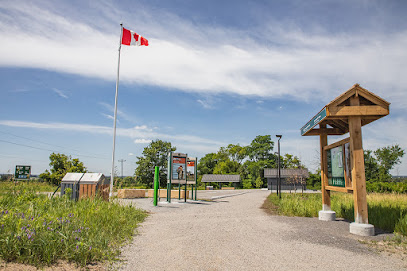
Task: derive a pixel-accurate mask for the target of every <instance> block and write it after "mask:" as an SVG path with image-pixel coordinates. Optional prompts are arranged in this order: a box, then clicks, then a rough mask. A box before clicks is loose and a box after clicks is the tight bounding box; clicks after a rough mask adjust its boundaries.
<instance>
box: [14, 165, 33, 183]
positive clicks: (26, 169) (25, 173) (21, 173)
mask: <svg viewBox="0 0 407 271" xmlns="http://www.w3.org/2000/svg"><path fill="white" fill-rule="evenodd" d="M30 175H31V166H16V172H15V174H14V178H15V179H22V180H29V179H30Z"/></svg>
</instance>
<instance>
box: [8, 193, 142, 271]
mask: <svg viewBox="0 0 407 271" xmlns="http://www.w3.org/2000/svg"><path fill="white" fill-rule="evenodd" d="M145 217H146V213H145V212H144V211H142V210H137V209H135V208H133V207H131V206H127V207H126V206H121V205H119V204H118V203H109V202H105V201H103V200H101V199H98V198H97V199H94V200H90V199H89V200H80V201H78V202H76V201H72V200H70V199H69V198H68V197H67V196H64V197H61V198H59V197H54V198H52V199H49V198H48V196H46V195H42V194H37V193H36V191H35V190H34V189H32V188H21V187H19V189H16V187H12V188H11V189H10V190H9V191H7V193H5V194H3V195H2V196H1V198H0V257H1V258H2V259H3V260H4V261H14V262H20V263H28V264H32V265H35V266H44V265H50V264H53V263H55V262H56V261H57V260H60V259H62V260H67V261H72V262H75V263H77V264H79V265H81V266H84V265H86V264H88V263H90V262H98V261H104V260H114V259H115V258H117V256H118V255H119V253H120V246H121V245H122V244H123V242H125V241H126V240H129V238H131V236H132V235H133V233H134V229H135V228H136V227H137V225H138V224H139V223H140V222H142V221H143V220H144V218H145Z"/></svg>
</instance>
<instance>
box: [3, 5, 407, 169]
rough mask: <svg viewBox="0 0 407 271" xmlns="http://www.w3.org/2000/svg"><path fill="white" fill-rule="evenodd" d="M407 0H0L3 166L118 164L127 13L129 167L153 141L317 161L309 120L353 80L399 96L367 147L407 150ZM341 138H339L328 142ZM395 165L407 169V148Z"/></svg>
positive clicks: (123, 133)
mask: <svg viewBox="0 0 407 271" xmlns="http://www.w3.org/2000/svg"><path fill="white" fill-rule="evenodd" d="M406 13H407V2H405V1H374V0H371V1H362V0H360V1H358V0H354V1H317V0H315V1H255V0H253V1H239V0H236V1H212V0H209V1H192V0H191V1H187V0H171V1H156V0H143V1H109V0H103V1H24V0H22V1H2V2H0V39H1V43H0V48H1V50H0V86H1V87H0V91H1V104H0V150H1V151H0V172H2V173H6V172H7V171H8V170H10V171H11V172H12V171H13V170H14V168H15V165H17V164H27V165H32V171H33V173H34V174H39V173H41V172H43V171H44V170H45V169H48V168H49V166H48V163H49V160H48V157H49V154H50V153H51V152H52V151H55V152H61V153H65V154H69V155H72V157H75V158H79V159H80V160H81V161H83V162H84V163H85V165H86V166H87V167H88V169H89V170H90V171H94V172H102V173H104V174H106V175H109V174H110V170H111V151H112V141H113V139H112V126H113V120H112V118H113V106H114V93H115V80H116V70H117V52H118V51H117V49H118V44H119V35H120V25H119V24H120V22H123V24H124V26H125V27H126V28H128V29H130V30H133V31H136V32H137V33H139V34H141V35H143V36H144V37H146V38H147V39H148V40H149V44H150V46H148V47H134V46H131V47H127V46H124V47H122V51H121V61H122V62H121V68H120V87H119V100H118V109H119V114H118V124H117V141H116V142H117V145H116V159H115V160H116V162H115V163H116V165H117V166H118V171H119V172H120V164H119V163H118V162H117V160H119V159H125V160H126V162H125V163H124V164H123V167H124V174H125V175H132V174H133V173H134V170H135V166H136V164H135V162H136V160H137V158H136V157H137V156H140V155H141V152H142V150H143V148H144V147H145V146H147V145H148V143H149V142H150V141H151V140H154V139H162V140H166V141H170V142H172V144H173V145H175V146H176V147H177V150H178V151H179V152H184V153H188V155H190V156H193V157H195V156H196V157H198V158H200V157H202V156H203V155H205V154H206V153H209V152H214V151H217V150H218V149H219V147H221V146H226V145H227V144H229V143H233V144H240V145H247V144H249V143H250V141H251V140H252V139H253V138H254V137H255V136H256V135H265V134H270V135H272V136H273V138H274V135H276V134H282V135H283V138H282V140H281V150H282V153H291V154H295V155H297V156H299V157H300V158H301V160H302V161H303V163H304V164H305V165H306V166H307V167H309V169H310V170H311V171H315V170H316V169H317V167H318V163H319V156H318V148H319V139H318V138H317V137H301V136H300V128H301V127H302V126H303V125H304V124H305V123H306V122H307V121H308V120H310V119H311V118H312V117H313V116H314V115H315V114H316V113H318V111H319V110H320V109H322V108H323V106H324V105H326V104H328V103H329V102H330V101H331V100H333V99H334V98H336V97H337V96H338V95H340V94H341V93H342V92H344V91H346V90H347V89H349V88H350V87H351V86H352V85H353V84H355V83H359V84H360V85H361V86H362V87H364V88H366V89H368V90H370V91H372V92H374V93H375V94H377V95H379V96H380V97H382V98H384V99H385V100H387V101H389V102H390V103H391V106H390V115H389V116H387V117H385V118H382V119H380V120H378V121H376V122H373V123H371V124H370V125H367V126H365V127H364V128H363V130H362V133H363V139H364V148H365V149H376V148H379V147H383V146H388V145H391V144H399V145H401V146H402V147H403V148H404V149H407V140H406V137H405V134H406V133H407V117H406V116H405V112H406V111H405V108H406V106H407V91H406V86H407V76H406V74H407V73H406V72H407V53H406V49H405V48H407V21H406V20H405V14H406ZM340 138H341V137H330V138H329V143H332V142H335V141H337V140H338V139H340ZM393 173H394V174H400V175H407V158H406V157H405V158H403V161H402V164H401V165H399V166H397V168H396V169H395V170H394V172H393Z"/></svg>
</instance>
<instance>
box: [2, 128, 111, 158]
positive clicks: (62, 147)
mask: <svg viewBox="0 0 407 271" xmlns="http://www.w3.org/2000/svg"><path fill="white" fill-rule="evenodd" d="M0 133H3V134H7V135H11V136H14V137H19V138H23V139H27V140H30V141H33V142H38V143H41V144H44V145H49V146H54V147H57V148H61V149H66V147H64V146H59V145H55V144H50V143H46V142H43V141H40V140H35V139H32V138H28V137H24V136H20V135H16V134H12V133H9V132H4V131H0ZM71 150H72V151H77V152H80V150H76V149H71ZM85 153H88V154H92V155H100V154H98V153H90V152H85ZM103 159H104V158H103Z"/></svg>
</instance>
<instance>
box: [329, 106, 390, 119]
mask: <svg viewBox="0 0 407 271" xmlns="http://www.w3.org/2000/svg"><path fill="white" fill-rule="evenodd" d="M388 114H389V109H388V108H387V109H386V108H383V107H381V106H378V105H365V106H338V107H334V108H330V109H329V116H332V117H334V116H386V115H388Z"/></svg>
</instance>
